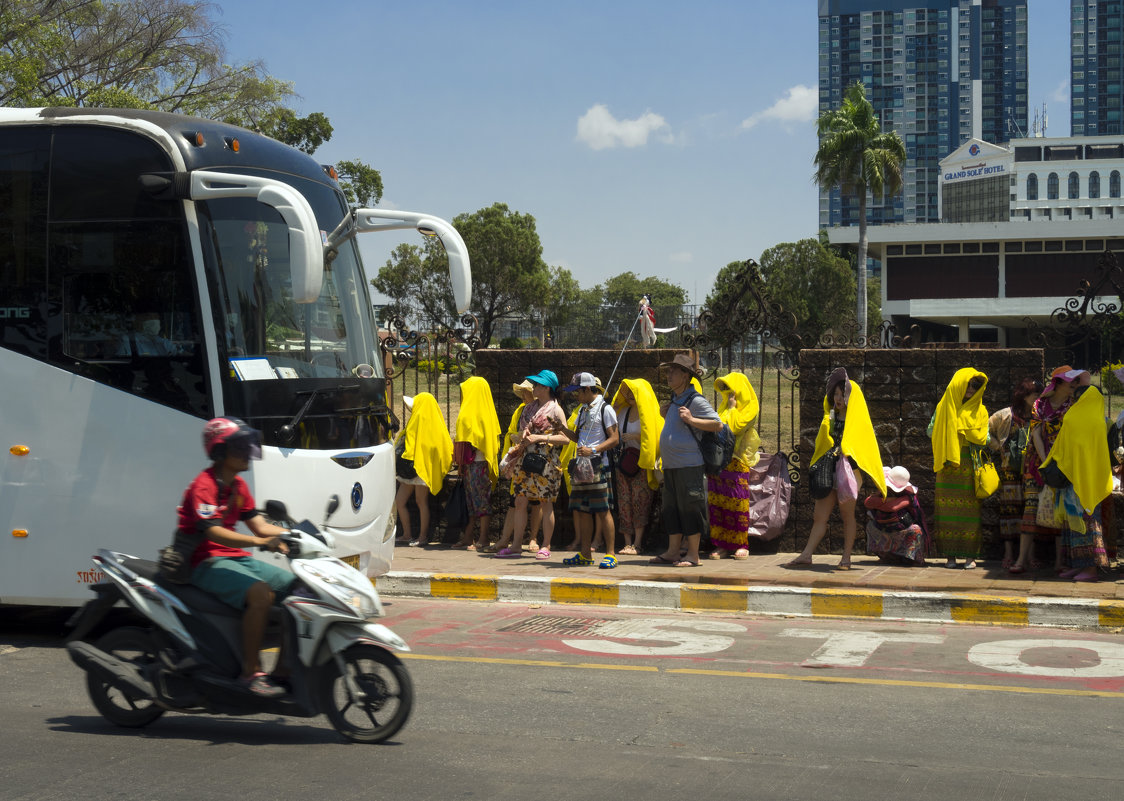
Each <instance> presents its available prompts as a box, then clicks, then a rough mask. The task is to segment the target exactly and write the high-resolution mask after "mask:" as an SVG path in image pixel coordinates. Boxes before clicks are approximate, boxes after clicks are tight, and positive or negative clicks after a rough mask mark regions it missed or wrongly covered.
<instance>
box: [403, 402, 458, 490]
mask: <svg viewBox="0 0 1124 801" xmlns="http://www.w3.org/2000/svg"><path fill="white" fill-rule="evenodd" d="M398 436H399V439H401V438H402V437H405V438H406V450H405V452H404V453H403V454H402V455H403V456H404V457H405V458H407V459H413V461H414V469H415V470H417V471H418V478H420V479H421V480H422V481H424V482H425V485H426V486H427V487H429V491H430V492H432V493H433V494H434V495H436V494H437V493H439V492H440V491H441V486H442V484H444V483H445V474H446V473H448V472H449V465H451V464H452V463H453V439H452V437H450V436H449V429H448V428H446V427H445V418H444V417H442V416H441V407H439V406H438V405H437V398H435V397H433V396H432V395H431V394H429V393H428V392H419V393H418V394H417V395H415V396H414V410H413V411H412V412H411V413H410V421H409V422H408V423H406V430H405V431H403V432H402V433H401V434H399V435H398Z"/></svg>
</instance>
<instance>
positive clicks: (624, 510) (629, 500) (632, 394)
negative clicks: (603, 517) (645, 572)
mask: <svg viewBox="0 0 1124 801" xmlns="http://www.w3.org/2000/svg"><path fill="white" fill-rule="evenodd" d="M613 408H614V409H616V410H617V423H618V428H617V430H618V432H619V433H620V439H621V449H620V456H619V458H618V459H617V468H616V473H617V518H618V519H617V526H618V528H619V529H620V532H621V536H622V538H623V539H624V546H623V547H622V548H621V550H620V553H621V555H622V556H625V555H627V556H635V555H636V554H638V553H640V552H641V551H642V548H641V539H642V538H643V536H644V532H645V531H646V530H647V528H648V519H649V518H650V517H651V514H652V501H653V500H654V499H655V490H656V489H658V488H659V478H658V477H657V474H656V470H657V469H658V468H659V464H660V430H661V429H662V428H663V418H662V417H660V402H659V400H657V399H656V393H655V390H653V389H652V385H651V384H649V383H648V382H647V381H645V380H644V379H643V378H626V379H624V380H623V381H622V382H621V386H620V388H619V389H618V390H617V394H616V395H614V396H613Z"/></svg>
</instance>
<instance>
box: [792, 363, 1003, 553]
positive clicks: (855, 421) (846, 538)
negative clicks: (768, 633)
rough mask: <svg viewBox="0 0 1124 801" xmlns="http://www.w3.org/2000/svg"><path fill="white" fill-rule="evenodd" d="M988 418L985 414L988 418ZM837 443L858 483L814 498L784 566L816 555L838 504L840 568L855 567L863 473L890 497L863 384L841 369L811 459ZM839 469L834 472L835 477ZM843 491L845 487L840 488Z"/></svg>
mask: <svg viewBox="0 0 1124 801" xmlns="http://www.w3.org/2000/svg"><path fill="white" fill-rule="evenodd" d="M986 421H987V418H984V422H985V423H986ZM836 445H838V446H839V452H840V457H839V458H840V461H841V460H842V459H844V458H846V459H849V460H850V461H849V463H848V464H851V463H853V464H854V466H856V467H858V470H855V471H854V481H855V484H854V485H853V486H850V487H846V486H844V487H841V486H840V484H839V482H838V481H836V484H835V488H834V489H832V491H831V492H829V493H828V494H827V495H826V496H825V497H823V498H820V499H819V500H817V501H816V506H815V510H814V512H813V514H812V530H811V532H810V533H809V534H808V542H807V544H806V545H805V546H804V550H803V551H801V552H800V555H799V556H797V557H796V558H795V559H793V560H792V561H791V562H789V563H788V564H787V565H785V567H810V566H811V564H812V554H814V553H815V552H816V548H818V547H819V544H820V542H821V541H822V540H823V538H824V535H825V534H827V521H828V518H830V517H831V511H832V509H834V508H835V506H836V504H838V506H839V516H840V517H842V518H843V556H842V557H841V558H840V559H839V564H838V566H837V568H838V569H839V570H850V569H851V549H852V548H853V547H854V545H855V536H856V535H857V533H858V523H857V521H856V519H855V502H856V501H857V500H858V494H859V490H860V489H861V487H862V482H863V476H862V474H863V473H866V475H868V476H870V478H871V479H872V480H873V481H874V486H875V487H877V489H878V491H879V492H880V493H882V497H886V473H885V470H884V469H883V467H882V456H881V454H880V452H879V450H878V440H877V439H875V437H874V424H873V423H872V422H871V421H870V412H869V411H868V410H867V407H866V398H864V397H863V392H862V389H860V388H859V385H858V384H856V383H855V382H854V381H851V380H850V379H849V378H848V377H847V371H846V370H844V369H843V368H842V367H840V368H837V369H836V370H835V371H834V372H832V374H831V375H830V376H828V378H827V393H826V394H825V395H824V399H823V420H822V421H821V422H820V430H819V433H818V434H817V435H816V450H815V452H814V453H813V455H812V461H811V462H810V463H809V464H813V465H814V464H815V463H816V462H818V461H819V460H820V457H822V456H823V455H824V454H826V453H827V452H828V451H829V450H831V449H832V448H834V447H835V446H836ZM838 475H839V471H838V470H837V471H836V476H838ZM841 490H842V491H841Z"/></svg>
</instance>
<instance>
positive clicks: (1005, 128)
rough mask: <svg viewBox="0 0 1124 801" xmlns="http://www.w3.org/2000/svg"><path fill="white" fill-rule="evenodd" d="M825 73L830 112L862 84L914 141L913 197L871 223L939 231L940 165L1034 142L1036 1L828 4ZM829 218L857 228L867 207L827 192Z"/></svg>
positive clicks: (876, 211) (876, 208)
mask: <svg viewBox="0 0 1124 801" xmlns="http://www.w3.org/2000/svg"><path fill="white" fill-rule="evenodd" d="M1073 2H1074V3H1075V4H1076V3H1077V0H1073ZM1099 5H1115V6H1117V7H1119V6H1120V3H1119V2H1116V3H1109V4H1105V3H1101V4H1099ZM819 66H820V75H819V90H820V98H819V99H820V111H821V112H823V111H827V110H829V109H835V108H838V107H839V105H840V104H841V103H842V99H843V93H844V92H845V91H846V89H847V87H848V86H850V85H851V84H853V83H854V82H855V81H862V83H863V85H864V86H865V87H866V94H867V98H869V99H870V101H871V103H872V104H873V105H874V109H875V111H876V112H877V114H878V117H879V119H880V120H881V123H882V130H883V131H889V130H894V131H897V132H898V134H899V135H900V136H901V137H902V140H903V141H904V142H905V147H906V154H907V161H906V164H905V167H904V175H903V179H904V180H903V183H904V188H903V192H902V194H901V195H898V196H897V197H895V198H893V199H891V200H889V201H885V200H883V201H879V202H877V203H876V202H875V201H873V200H869V201H868V204H867V210H868V216H867V219H868V222H870V223H871V224H879V223H888V222H910V223H914V222H937V221H938V220H939V219H940V209H939V208H938V205H937V176H938V173H939V160H940V159H942V158H944V156H946V155H947V154H949V153H951V152H952V151H954V150H956V148H957V147H959V146H960V145H961V144H962V143H964V142H966V141H967V140H968V139H971V138H976V139H981V140H984V141H986V142H991V143H994V144H1001V143H1004V142H1007V141H1008V140H1010V139H1012V138H1017V137H1019V136H1023V135H1025V132H1026V126H1027V0H881V2H878V0H819ZM819 217H820V226H821V227H827V226H832V225H855V224H857V222H858V201H857V199H855V198H853V197H851V198H846V199H844V198H843V197H841V194H840V192H839V190H838V189H834V190H831V191H830V192H824V191H821V192H820V215H819Z"/></svg>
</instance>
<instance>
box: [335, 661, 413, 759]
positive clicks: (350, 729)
mask: <svg viewBox="0 0 1124 801" xmlns="http://www.w3.org/2000/svg"><path fill="white" fill-rule="evenodd" d="M340 656H341V658H342V659H343V664H344V668H345V671H346V673H341V672H340V669H339V666H338V664H337V663H336V662H335V661H334V660H333V661H331V662H329V663H328V664H327V665H326V666H325V670H324V674H323V681H322V684H321V686H320V691H321V698H320V708H321V709H323V710H324V713H325V714H326V715H327V716H328V720H329V721H331V724H332V726H333V727H334V728H335V730H336V731H338V732H339V733H340V734H342V735H343V736H344V737H346V738H347V739H349V740H352V741H353V742H357V743H381V742H383V741H384V740H386V739H387V738H389V737H392V736H394V734H396V733H397V732H398V730H399V729H401V728H402V726H403V725H405V723H406V719H407V718H409V717H410V712H411V710H412V709H413V707H414V683H413V682H412V681H411V680H410V674H409V673H407V672H406V668H405V666H404V665H403V664H402V662H401V661H399V659H398V657H396V656H395V655H394V654H392V653H390V651H387V650H386V649H385V648H379V647H378V646H376V645H353V646H351V647H350V648H348V649H347V650H346V651H344V652H343V653H342V654H341V655H340Z"/></svg>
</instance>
